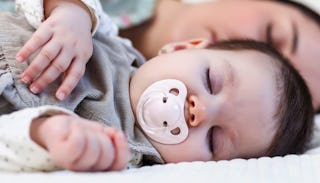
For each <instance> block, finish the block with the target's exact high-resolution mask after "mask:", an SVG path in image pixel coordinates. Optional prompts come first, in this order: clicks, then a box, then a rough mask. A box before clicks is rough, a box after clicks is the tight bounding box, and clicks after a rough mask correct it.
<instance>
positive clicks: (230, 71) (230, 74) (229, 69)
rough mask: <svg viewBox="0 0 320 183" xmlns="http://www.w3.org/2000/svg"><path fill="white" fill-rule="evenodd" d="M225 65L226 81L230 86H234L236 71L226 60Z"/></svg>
mask: <svg viewBox="0 0 320 183" xmlns="http://www.w3.org/2000/svg"><path fill="white" fill-rule="evenodd" d="M225 65H226V68H227V75H226V79H227V81H228V83H230V84H231V86H234V85H235V75H236V71H235V69H234V67H233V65H232V64H230V62H229V61H228V60H226V62H225Z"/></svg>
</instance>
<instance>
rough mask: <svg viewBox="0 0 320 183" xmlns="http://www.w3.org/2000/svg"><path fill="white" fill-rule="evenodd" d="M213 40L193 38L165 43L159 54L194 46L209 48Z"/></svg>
mask: <svg viewBox="0 0 320 183" xmlns="http://www.w3.org/2000/svg"><path fill="white" fill-rule="evenodd" d="M210 45H212V42H211V41H209V40H208V39H191V40H188V41H181V42H172V43H169V44H166V45H164V46H163V47H162V48H161V49H160V50H159V52H158V55H162V54H166V53H171V52H174V51H178V50H184V49H194V48H208V47H209V46H210Z"/></svg>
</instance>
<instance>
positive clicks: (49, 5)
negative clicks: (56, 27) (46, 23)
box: [43, 0, 95, 27]
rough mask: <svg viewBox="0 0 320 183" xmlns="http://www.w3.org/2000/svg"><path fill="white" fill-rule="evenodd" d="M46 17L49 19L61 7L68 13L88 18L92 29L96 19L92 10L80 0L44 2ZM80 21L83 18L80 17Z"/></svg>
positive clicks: (51, 0) (50, 0)
mask: <svg viewBox="0 0 320 183" xmlns="http://www.w3.org/2000/svg"><path fill="white" fill-rule="evenodd" d="M43 3H44V4H43V7H44V17H45V19H47V18H48V17H49V16H50V15H51V14H52V13H53V12H54V10H56V9H57V8H59V7H64V8H66V9H67V10H68V11H73V10H71V9H74V10H75V11H73V12H79V13H81V14H82V15H84V16H86V18H88V20H89V22H90V24H89V25H90V27H92V24H93V22H94V21H95V17H93V15H92V13H91V11H90V9H89V8H88V7H87V6H86V5H85V4H84V3H82V1H80V0H44V1H43ZM79 19H80V20H83V17H79Z"/></svg>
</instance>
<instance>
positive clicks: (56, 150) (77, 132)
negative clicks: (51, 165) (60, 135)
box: [48, 124, 87, 169]
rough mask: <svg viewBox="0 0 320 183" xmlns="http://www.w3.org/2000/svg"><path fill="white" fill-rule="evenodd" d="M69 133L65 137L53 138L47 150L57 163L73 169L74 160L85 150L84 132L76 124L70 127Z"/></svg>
mask: <svg viewBox="0 0 320 183" xmlns="http://www.w3.org/2000/svg"><path fill="white" fill-rule="evenodd" d="M70 128H71V133H70V134H69V136H68V137H67V138H65V139H53V140H52V141H53V142H54V143H51V144H49V147H48V149H49V152H50V154H51V156H52V158H53V160H54V161H55V162H56V164H57V165H59V166H62V167H63V168H67V169H74V162H76V161H77V160H78V159H79V158H81V155H82V154H83V152H84V151H85V148H86V143H87V139H86V134H85V133H84V131H83V129H82V128H81V127H80V125H78V124H74V125H72V126H71V127H70Z"/></svg>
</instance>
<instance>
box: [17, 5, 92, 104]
mask: <svg viewBox="0 0 320 183" xmlns="http://www.w3.org/2000/svg"><path fill="white" fill-rule="evenodd" d="M20 1H21V0H20ZM24 3H25V4H26V3H28V2H24ZM44 13H45V17H44V18H45V21H44V22H43V23H41V24H40V26H39V27H38V28H37V30H36V32H35V33H34V35H33V36H32V37H31V39H30V40H29V41H28V42H27V43H26V44H25V46H23V47H22V49H21V50H20V51H19V52H18V53H17V60H18V61H20V62H23V61H25V60H27V59H28V58H29V57H30V56H31V55H32V54H33V53H35V52H36V51H40V52H39V53H38V54H37V55H36V57H35V58H34V59H33V61H32V63H31V64H30V66H29V67H28V68H27V69H26V70H25V71H24V72H23V73H22V74H21V77H22V81H24V82H25V83H28V84H30V83H31V85H30V90H31V91H32V92H33V93H39V92H41V91H42V90H43V89H44V88H45V87H46V86H47V85H48V84H50V83H51V82H53V81H54V80H56V79H57V78H58V77H59V76H60V75H62V77H61V79H62V84H61V85H60V87H59V88H58V90H57V92H56V96H57V98H59V99H61V100H62V99H64V98H65V97H66V96H67V95H68V94H69V93H70V92H71V91H72V90H73V89H74V87H75V86H76V84H77V83H78V81H79V80H80V79H81V77H82V76H83V74H84V71H85V66H86V63H87V61H88V60H89V58H90V56H91V54H92V49H93V45H92V37H91V29H92V20H94V19H92V18H93V16H91V13H90V11H89V8H88V7H87V6H85V5H84V4H83V3H82V2H81V1H79V0H44Z"/></svg>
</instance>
